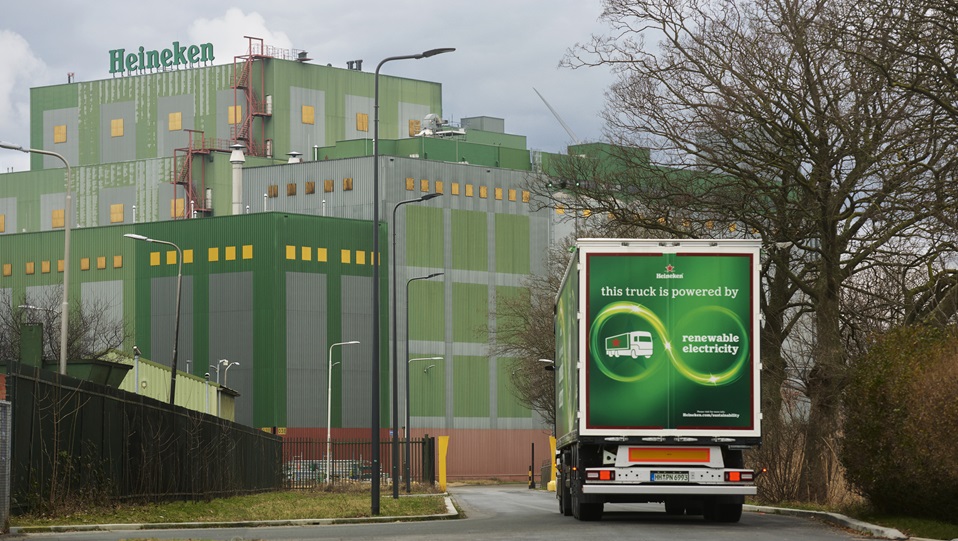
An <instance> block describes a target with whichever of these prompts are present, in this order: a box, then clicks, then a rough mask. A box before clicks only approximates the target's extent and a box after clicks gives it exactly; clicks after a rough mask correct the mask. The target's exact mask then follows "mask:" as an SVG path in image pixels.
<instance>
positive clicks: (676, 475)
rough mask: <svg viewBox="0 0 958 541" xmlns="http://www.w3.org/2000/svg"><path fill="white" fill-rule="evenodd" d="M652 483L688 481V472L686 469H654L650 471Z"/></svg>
mask: <svg viewBox="0 0 958 541" xmlns="http://www.w3.org/2000/svg"><path fill="white" fill-rule="evenodd" d="M652 482H653V483H688V482H689V472H687V471H654V472H652Z"/></svg>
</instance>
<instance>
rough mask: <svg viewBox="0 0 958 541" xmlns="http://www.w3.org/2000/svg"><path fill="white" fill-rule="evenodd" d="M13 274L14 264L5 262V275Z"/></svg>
mask: <svg viewBox="0 0 958 541" xmlns="http://www.w3.org/2000/svg"><path fill="white" fill-rule="evenodd" d="M12 274H13V265H11V264H10V263H4V264H3V275H4V276H10V275H12Z"/></svg>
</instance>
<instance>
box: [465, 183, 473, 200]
mask: <svg viewBox="0 0 958 541" xmlns="http://www.w3.org/2000/svg"><path fill="white" fill-rule="evenodd" d="M466 197H472V184H466Z"/></svg>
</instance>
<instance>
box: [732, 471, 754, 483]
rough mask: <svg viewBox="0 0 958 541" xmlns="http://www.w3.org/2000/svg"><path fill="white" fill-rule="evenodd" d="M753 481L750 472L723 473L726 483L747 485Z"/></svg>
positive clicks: (752, 474)
mask: <svg viewBox="0 0 958 541" xmlns="http://www.w3.org/2000/svg"><path fill="white" fill-rule="evenodd" d="M754 480H755V474H754V473H753V472H751V471H727V472H725V481H726V482H727V483H748V482H751V481H754Z"/></svg>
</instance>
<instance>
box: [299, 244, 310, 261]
mask: <svg viewBox="0 0 958 541" xmlns="http://www.w3.org/2000/svg"><path fill="white" fill-rule="evenodd" d="M300 252H301V254H302V257H301V259H302V260H303V261H312V260H313V248H312V246H303V247H302V250H300Z"/></svg>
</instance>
